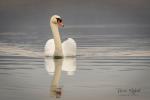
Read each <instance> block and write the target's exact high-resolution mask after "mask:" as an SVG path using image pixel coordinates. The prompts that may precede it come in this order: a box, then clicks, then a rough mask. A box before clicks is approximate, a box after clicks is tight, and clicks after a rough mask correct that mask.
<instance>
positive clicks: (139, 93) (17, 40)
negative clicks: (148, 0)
mask: <svg viewBox="0 0 150 100" xmlns="http://www.w3.org/2000/svg"><path fill="white" fill-rule="evenodd" d="M132 29H134V30H136V29H137V30H141V31H144V32H148V31H149V29H150V28H149V26H136V25H129V26H128V25H118V26H115V25H114V26H112V25H109V26H86V25H85V26H66V28H64V29H61V32H62V38H63V40H64V39H66V38H67V37H72V38H74V39H75V40H76V42H77V46H78V48H77V57H76V58H68V59H64V60H53V59H51V58H44V57H43V47H44V44H45V42H46V40H47V39H48V38H52V35H51V33H38V32H34V33H15V32H7V33H1V34H0V80H1V81H0V98H1V99H2V100H10V99H11V100H43V99H44V100H55V99H60V100H83V99H86V100H91V99H94V100H100V99H111V100H126V99H128V100H131V99H132V100H149V98H150V77H149V76H150V35H149V34H144V33H143V32H141V33H140V32H139V33H137V32H136V31H134V30H132ZM55 69H56V70H55Z"/></svg>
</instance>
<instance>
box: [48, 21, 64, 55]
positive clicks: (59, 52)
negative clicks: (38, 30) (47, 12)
mask: <svg viewBox="0 0 150 100" xmlns="http://www.w3.org/2000/svg"><path fill="white" fill-rule="evenodd" d="M50 25H51V29H52V33H53V37H54V43H55V52H54V56H56V57H62V56H63V52H62V44H61V37H60V34H59V30H58V25H57V24H53V23H51V24H50Z"/></svg>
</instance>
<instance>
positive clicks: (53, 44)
mask: <svg viewBox="0 0 150 100" xmlns="http://www.w3.org/2000/svg"><path fill="white" fill-rule="evenodd" d="M50 26H51V29H52V33H53V37H54V39H49V40H48V41H47V42H46V44H45V48H44V49H45V56H51V57H54V58H55V57H61V58H62V57H74V56H76V42H75V40H74V39H72V38H68V39H67V40H66V41H64V42H63V43H62V42H61V37H60V33H59V30H58V27H60V26H63V24H62V19H61V17H60V16H58V15H54V16H52V17H51V20H50Z"/></svg>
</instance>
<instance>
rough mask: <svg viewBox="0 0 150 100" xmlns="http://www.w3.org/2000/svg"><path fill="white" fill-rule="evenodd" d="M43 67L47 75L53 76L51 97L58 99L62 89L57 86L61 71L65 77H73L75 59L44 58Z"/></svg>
mask: <svg viewBox="0 0 150 100" xmlns="http://www.w3.org/2000/svg"><path fill="white" fill-rule="evenodd" d="M45 67H46V70H47V72H48V73H49V75H53V79H52V81H51V87H50V88H51V89H50V93H51V96H53V97H56V98H60V97H61V94H62V88H61V87H60V86H59V80H60V78H61V71H65V72H67V75H74V72H75V71H76V58H64V59H52V58H45Z"/></svg>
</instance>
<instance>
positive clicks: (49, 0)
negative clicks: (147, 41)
mask: <svg viewBox="0 0 150 100" xmlns="http://www.w3.org/2000/svg"><path fill="white" fill-rule="evenodd" d="M54 14H58V15H60V16H62V17H63V19H64V24H65V25H66V26H69V25H104V24H105V25H107V24H112V25H114V24H115V25H120V24H127V25H129V26H130V25H140V26H145V27H147V26H149V25H150V19H149V18H150V1H149V0H0V33H2V32H46V33H48V32H49V31H50V29H49V16H52V15H54Z"/></svg>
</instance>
